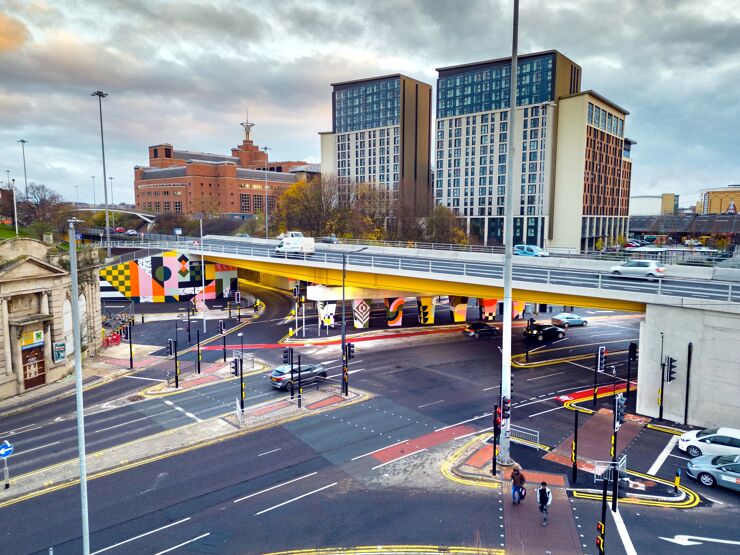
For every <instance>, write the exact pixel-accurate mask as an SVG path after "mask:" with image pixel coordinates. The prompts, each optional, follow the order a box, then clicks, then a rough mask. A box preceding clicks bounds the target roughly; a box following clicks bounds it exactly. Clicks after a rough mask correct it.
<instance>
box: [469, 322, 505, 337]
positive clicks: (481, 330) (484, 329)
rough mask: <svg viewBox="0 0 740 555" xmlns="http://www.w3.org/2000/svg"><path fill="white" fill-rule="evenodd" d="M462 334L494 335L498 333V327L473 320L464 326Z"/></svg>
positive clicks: (474, 335) (476, 335)
mask: <svg viewBox="0 0 740 555" xmlns="http://www.w3.org/2000/svg"><path fill="white" fill-rule="evenodd" d="M463 335H467V336H468V337H496V336H497V335H498V328H497V327H496V326H491V325H490V324H486V323H485V322H473V323H472V324H468V325H467V326H465V329H463Z"/></svg>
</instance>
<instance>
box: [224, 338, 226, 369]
mask: <svg viewBox="0 0 740 555" xmlns="http://www.w3.org/2000/svg"><path fill="white" fill-rule="evenodd" d="M224 362H226V334H224Z"/></svg>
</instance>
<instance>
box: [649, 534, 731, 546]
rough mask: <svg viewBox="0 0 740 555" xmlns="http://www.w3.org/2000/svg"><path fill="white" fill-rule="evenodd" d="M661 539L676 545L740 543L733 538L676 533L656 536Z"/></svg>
mask: <svg viewBox="0 0 740 555" xmlns="http://www.w3.org/2000/svg"><path fill="white" fill-rule="evenodd" d="M658 537H659V538H660V539H661V540H665V541H667V542H671V543H676V544H678V545H701V544H703V543H704V542H714V543H724V544H727V545H740V542H738V541H734V540H720V539H719V538H702V537H701V536H684V535H681V534H679V535H676V536H674V537H672V538H663V537H661V536H658Z"/></svg>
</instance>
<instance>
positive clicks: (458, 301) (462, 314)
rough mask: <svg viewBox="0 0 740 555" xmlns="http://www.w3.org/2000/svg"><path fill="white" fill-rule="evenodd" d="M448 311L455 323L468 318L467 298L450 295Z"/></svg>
mask: <svg viewBox="0 0 740 555" xmlns="http://www.w3.org/2000/svg"><path fill="white" fill-rule="evenodd" d="M448 298H449V299H450V312H451V313H452V321H453V322H455V323H460V322H465V321H466V320H467V318H468V298H467V297H460V296H455V295H450V296H449V297H448Z"/></svg>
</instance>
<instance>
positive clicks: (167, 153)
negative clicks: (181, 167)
mask: <svg viewBox="0 0 740 555" xmlns="http://www.w3.org/2000/svg"><path fill="white" fill-rule="evenodd" d="M164 157H165V158H172V149H171V148H165V149H164Z"/></svg>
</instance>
